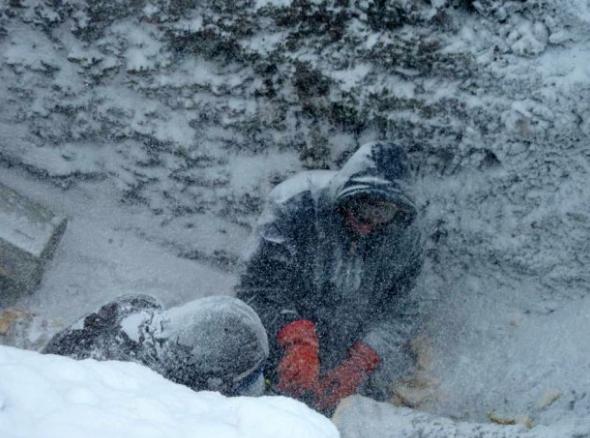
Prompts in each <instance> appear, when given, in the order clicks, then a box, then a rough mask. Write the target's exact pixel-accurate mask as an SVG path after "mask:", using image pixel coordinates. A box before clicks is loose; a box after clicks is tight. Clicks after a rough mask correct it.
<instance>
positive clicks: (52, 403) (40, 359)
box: [0, 347, 339, 438]
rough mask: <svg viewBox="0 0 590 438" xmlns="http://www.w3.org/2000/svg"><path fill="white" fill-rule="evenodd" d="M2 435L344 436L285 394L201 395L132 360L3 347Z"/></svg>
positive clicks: (87, 437) (24, 437)
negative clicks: (76, 357)
mask: <svg viewBox="0 0 590 438" xmlns="http://www.w3.org/2000/svg"><path fill="white" fill-rule="evenodd" d="M0 375H1V376H2V379H0V436H2V437H3V438H21V437H22V438H36V437H39V438H41V437H42V438H53V437H55V438H69V437H84V438H104V437H108V436H111V437H126V438H134V437H138V438H139V437H141V438H157V437H162V438H164V437H165V438H173V437H175V438H176V437H178V438H180V437H200V438H208V437H210V438H234V437H240V438H249V437H251V438H254V437H255V438H265V437H269V438H271V437H272V438H288V437H293V438H295V437H297V438H300V437H306V438H315V437H317V438H337V437H338V436H339V434H338V432H337V430H336V428H335V426H334V425H333V424H332V423H331V422H330V421H329V420H328V419H327V418H325V417H322V416H321V415H320V414H318V413H316V412H314V411H312V410H311V409H309V408H308V407H306V406H305V405H304V404H302V403H299V402H297V401H294V400H292V399H288V398H285V397H260V398H248V397H236V398H226V397H224V396H222V395H220V394H218V393H214V392H194V391H192V390H190V389H188V388H187V387H184V386H181V385H176V384H174V383H171V382H170V381H168V380H166V379H164V378H163V377H161V376H160V375H158V374H156V373H154V372H153V371H151V370H149V369H148V368H145V367H142V366H140V365H137V364H133V363H125V362H115V361H110V362H97V361H94V360H84V361H75V360H72V359H69V358H65V357H60V356H54V355H41V354H38V353H34V352H29V351H25V350H19V349H16V348H12V347H0Z"/></svg>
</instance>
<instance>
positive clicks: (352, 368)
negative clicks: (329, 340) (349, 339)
mask: <svg viewBox="0 0 590 438" xmlns="http://www.w3.org/2000/svg"><path fill="white" fill-rule="evenodd" d="M379 362H380V358H379V355H378V354H377V353H376V352H375V350H373V349H372V348H371V347H370V346H368V345H367V344H365V343H363V342H360V341H359V342H357V343H355V344H354V345H353V346H352V347H351V348H350V351H349V356H348V358H347V359H345V360H344V361H343V362H342V363H341V364H340V365H338V366H337V367H336V368H334V369H332V370H331V371H328V372H327V373H326V374H325V375H324V376H322V377H321V378H320V381H319V385H318V388H317V390H316V407H317V408H318V409H319V410H321V411H323V412H328V411H332V410H333V409H335V408H336V406H337V405H338V403H339V402H340V400H342V399H343V398H345V397H348V396H349V395H352V394H354V393H355V392H357V390H358V389H359V386H360V385H361V384H362V383H363V382H364V381H365V379H366V378H367V377H369V375H370V374H371V373H372V372H373V371H374V370H375V368H377V366H378V365H379Z"/></svg>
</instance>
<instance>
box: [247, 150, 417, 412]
mask: <svg viewBox="0 0 590 438" xmlns="http://www.w3.org/2000/svg"><path fill="white" fill-rule="evenodd" d="M411 187H412V186H411V174H410V169H409V164H408V159H407V156H406V154H405V152H404V150H403V149H402V148H401V147H399V146H397V145H394V144H391V143H383V142H376V143H369V144H365V145H363V146H362V147H360V148H359V149H358V150H357V151H356V153H354V154H353V155H352V156H351V157H350V158H349V160H348V161H347V162H346V163H345V164H344V166H343V167H342V169H341V170H339V171H308V172H303V173H301V174H298V175H295V176H294V177H292V178H290V179H288V180H287V181H285V182H283V183H281V184H279V185H278V186H277V187H275V188H274V189H273V191H272V192H271V194H270V198H269V202H268V203H267V206H266V209H265V211H264V212H263V214H262V216H261V218H260V220H259V224H258V226H257V228H256V230H255V233H254V234H255V242H254V244H253V245H252V248H251V251H250V252H249V254H248V255H247V257H246V260H245V269H244V272H243V274H242V275H241V278H240V283H239V285H238V286H237V297H238V298H240V299H241V300H243V301H244V302H246V303H247V304H249V305H250V306H251V307H252V308H253V309H254V310H255V311H256V312H257V313H258V315H259V316H260V318H261V320H262V323H263V324H264V327H265V329H266V331H267V333H268V336H269V340H270V357H269V361H268V364H267V367H266V368H267V370H268V371H269V373H268V378H269V379H270V380H271V381H272V382H273V384H274V388H275V389H276V390H278V391H279V392H280V393H282V394H285V395H288V396H292V397H295V398H298V399H300V400H304V401H306V402H308V403H309V404H310V405H311V406H313V407H315V408H316V409H318V410H320V411H323V412H327V413H329V412H331V411H332V410H333V409H334V408H335V407H336V405H337V404H338V402H339V401H340V400H341V399H342V398H344V397H346V396H348V395H351V394H354V393H356V392H361V393H363V394H366V395H369V396H372V397H374V398H377V399H385V398H387V397H388V386H389V385H391V383H392V382H393V380H394V379H395V378H396V377H400V374H402V373H403V372H404V371H406V370H407V367H409V366H411V363H412V360H411V357H410V352H409V349H407V348H406V343H407V341H408V340H409V338H410V332H411V331H412V330H413V329H415V324H414V323H415V321H414V319H413V317H414V314H415V313H416V312H415V309H416V306H415V305H414V303H413V301H412V300H411V294H410V293H409V292H410V291H411V290H412V288H413V287H414V285H415V281H416V278H417V276H418V274H419V272H420V270H421V266H422V244H421V233H420V232H419V229H418V225H417V223H416V216H417V209H416V206H415V203H414V200H413V197H412V195H411Z"/></svg>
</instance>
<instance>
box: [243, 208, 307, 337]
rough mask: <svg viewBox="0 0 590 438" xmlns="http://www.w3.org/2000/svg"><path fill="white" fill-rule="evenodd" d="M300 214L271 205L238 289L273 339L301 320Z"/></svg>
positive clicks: (257, 228) (259, 227)
mask: <svg viewBox="0 0 590 438" xmlns="http://www.w3.org/2000/svg"><path fill="white" fill-rule="evenodd" d="M296 216H297V215H296V212H293V211H292V209H289V208H287V206H285V205H281V204H278V203H276V202H272V201H271V202H270V203H269V204H268V205H267V207H266V209H265V211H264V212H263V214H262V216H261V218H260V220H259V224H258V226H257V227H256V230H255V233H254V240H255V241H254V243H253V245H252V248H251V250H250V252H249V254H248V255H247V257H246V258H245V266H244V271H243V273H242V274H241V276H240V282H239V284H238V286H237V287H236V291H237V297H238V298H240V299H241V300H243V301H245V302H246V303H247V304H249V305H250V306H251V307H252V308H254V310H255V311H256V312H257V313H258V316H259V317H260V319H261V320H262V323H263V324H264V327H265V328H266V330H267V333H268V336H269V339H270V340H274V339H275V337H276V334H277V332H278V331H279V330H280V329H281V327H283V326H284V325H285V324H287V323H289V322H291V321H294V320H296V319H299V318H300V315H299V313H298V311H297V306H296V303H297V296H298V294H297V291H298V290H300V289H301V281H300V279H299V277H300V276H299V275H297V272H298V269H297V262H296V259H297V257H296V251H297V248H296V243H295V240H296V239H295V238H294V236H293V230H295V229H296V226H297V225H296V224H295V223H294V222H295V221H296Z"/></svg>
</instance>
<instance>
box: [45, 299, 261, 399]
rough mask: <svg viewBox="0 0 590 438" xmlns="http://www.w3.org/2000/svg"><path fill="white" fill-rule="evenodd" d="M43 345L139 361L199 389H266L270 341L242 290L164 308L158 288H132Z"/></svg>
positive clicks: (84, 355) (81, 355)
mask: <svg viewBox="0 0 590 438" xmlns="http://www.w3.org/2000/svg"><path fill="white" fill-rule="evenodd" d="M42 352H43V353H45V354H58V355H61V356H68V357H71V358H73V359H78V360H80V359H95V360H121V361H128V362H136V363H139V364H141V365H145V366H147V367H148V368H151V369H152V370H153V371H156V372H157V373H159V374H161V375H163V376H164V377H166V378H167V379H169V380H172V381H173V382H176V383H179V384H182V385H186V386H188V387H189V388H192V389H194V390H196V391H201V390H210V391H219V392H221V393H223V394H225V395H251V396H254V395H261V394H262V392H263V391H264V379H263V375H262V370H263V366H264V362H265V360H266V358H267V356H268V341H267V337H266V333H265V331H264V327H263V326H262V323H261V321H260V318H258V316H257V315H256V313H255V312H254V311H253V310H252V309H251V308H250V307H248V306H247V305H246V304H244V302H242V301H240V300H238V299H237V298H234V297H229V296H210V297H205V298H199V299H196V300H194V301H190V302H188V303H185V304H182V305H180V306H177V307H172V308H170V309H166V310H164V308H163V307H162V305H161V304H160V303H159V302H158V301H157V300H156V299H154V298H152V297H150V296H147V295H127V296H122V297H119V298H116V299H115V300H113V301H111V302H109V303H106V304H104V305H102V306H101V307H100V308H99V309H97V310H96V311H95V312H91V313H89V314H88V315H86V316H84V317H82V318H81V319H80V320H79V321H78V322H76V323H74V324H72V325H71V326H69V327H67V328H65V329H63V330H62V331H60V332H59V333H57V334H55V335H54V336H53V337H52V339H51V340H50V341H49V342H48V344H47V345H46V346H45V347H44V348H43V350H42Z"/></svg>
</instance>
